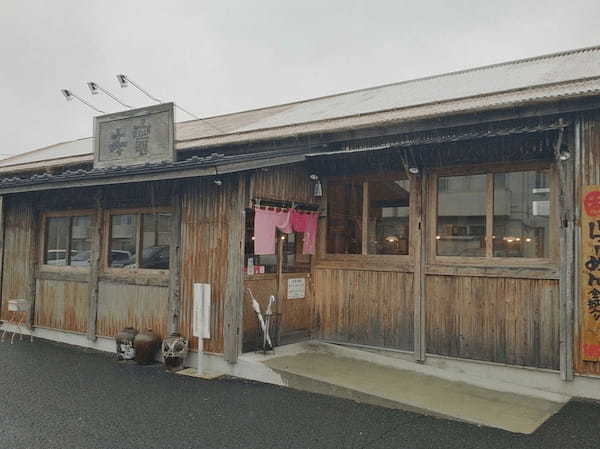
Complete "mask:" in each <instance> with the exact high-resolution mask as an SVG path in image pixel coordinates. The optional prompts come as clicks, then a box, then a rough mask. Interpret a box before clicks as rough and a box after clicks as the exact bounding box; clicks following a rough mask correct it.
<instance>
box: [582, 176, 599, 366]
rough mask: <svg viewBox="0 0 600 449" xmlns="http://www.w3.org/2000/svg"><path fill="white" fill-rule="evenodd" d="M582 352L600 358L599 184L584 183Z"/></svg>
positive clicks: (591, 358) (588, 356)
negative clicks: (586, 184) (589, 184)
mask: <svg viewBox="0 0 600 449" xmlns="http://www.w3.org/2000/svg"><path fill="white" fill-rule="evenodd" d="M581 257H582V260H581V276H580V279H581V280H580V286H581V314H582V317H581V353H582V358H583V360H587V361H591V362H597V361H600V185H591V186H584V187H583V191H582V205H581Z"/></svg>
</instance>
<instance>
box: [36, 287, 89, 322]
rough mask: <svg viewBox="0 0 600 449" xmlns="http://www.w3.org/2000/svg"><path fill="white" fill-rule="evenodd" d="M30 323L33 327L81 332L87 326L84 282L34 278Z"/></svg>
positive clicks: (87, 293) (86, 294) (87, 298)
mask: <svg viewBox="0 0 600 449" xmlns="http://www.w3.org/2000/svg"><path fill="white" fill-rule="evenodd" d="M36 289H37V290H36V298H37V300H36V302H35V314H34V323H35V325H36V326H42V327H48V328H52V329H63V330H68V331H72V332H85V331H86V330H87V323H88V308H89V288H88V283H87V282H72V281H57V280H44V279H38V281H37V286H36Z"/></svg>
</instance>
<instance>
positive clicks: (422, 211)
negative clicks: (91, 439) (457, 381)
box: [0, 48, 600, 382]
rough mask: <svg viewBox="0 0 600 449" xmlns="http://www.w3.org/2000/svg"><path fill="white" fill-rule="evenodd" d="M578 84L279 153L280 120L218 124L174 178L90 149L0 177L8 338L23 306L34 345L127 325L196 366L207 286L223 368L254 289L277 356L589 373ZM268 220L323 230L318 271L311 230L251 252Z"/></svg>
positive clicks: (288, 139) (189, 131)
mask: <svg viewBox="0 0 600 449" xmlns="http://www.w3.org/2000/svg"><path fill="white" fill-rule="evenodd" d="M581 54H583V56H581ZM573 55H575V56H573ZM572 57H582V58H583V57H585V58H588V59H586V61H589V60H591V61H592V62H594V63H595V64H596V66H597V67H599V69H598V72H599V73H598V74H597V75H598V76H597V77H596V78H598V79H600V51H599V50H598V49H597V48H596V49H591V50H590V49H585V50H582V51H576V52H572V53H566V54H560V55H552V56H549V57H544V58H545V59H544V58H542V59H541V62H540V60H537V59H532V60H526V61H525V62H522V63H521V65H520V66H519V68H518V70H523V67H522V66H523V65H527V64H529V65H534V66H536V67H537V65H538V64H544V63H547V64H549V63H548V62H544V61H547V60H551V61H552V63H553V64H554V63H556V61H554V60H558V63H560V64H564V63H565V61H564V59H565V58H567V59H568V58H572ZM514 65H515V64H512V65H511V64H508V66H509V68H506V67H505V66H502V65H501V66H500V68H498V67H496V66H494V67H491V68H488V69H487V71H488V72H491V74H490V75H489V76H491V77H496V76H502V70H509V69H513V68H514ZM516 65H518V64H516ZM552 67H553V66H552ZM552 67H548V68H547V69H548V70H550V69H551V68H552ZM515 70H516V69H515ZM532 70H533V69H532ZM467 75H468V76H480V75H477V74H471V72H468V73H467ZM576 75H577V74H576V73H575V74H571V75H569V76H571V78H569V79H566V80H556V81H555V82H548V83H546V84H543V85H538V84H535V83H534V82H533V81H530V84H529V85H527V86H526V87H527V88H526V89H525V88H524V87H523V86H514V87H513V89H508V90H506V91H499V92H495V91H494V92H485V95H484V94H483V93H480V94H479V95H473V96H469V95H465V96H463V97H460V96H457V98H455V99H452V100H451V99H445V100H444V101H441V100H440V102H439V103H436V104H435V108H434V109H435V110H434V111H433V112H426V111H421V109H423V108H425V107H426V104H425V103H423V104H416V105H412V106H411V108H412V109H413V110H419V111H418V112H419V114H420V115H415V117H414V118H410V117H406V114H407V107H403V108H398V111H399V112H397V113H398V114H400V115H398V116H397V117H395V116H393V114H394V113H395V112H393V111H392V112H390V111H389V110H386V109H385V107H384V106H385V105H379V106H378V108H379V109H375V110H374V111H373V112H370V113H363V112H361V111H360V110H358V109H357V110H356V111H355V112H356V114H352V112H353V111H352V110H350V111H348V112H344V111H342V112H341V113H340V114H339V116H332V117H331V118H330V119H328V120H327V121H326V120H324V119H322V118H319V117H317V116H315V118H314V120H308V119H306V118H304V119H301V118H298V121H293V120H294V118H293V117H292V118H290V119H289V120H291V122H290V123H289V124H287V125H286V126H287V127H288V128H289V129H288V130H287V131H286V132H287V134H283V132H284V130H283V128H284V127H283V125H281V124H277V123H273V124H272V126H271V127H268V126H266V125H263V126H262V127H261V126H259V125H257V126H256V129H254V130H251V131H247V132H242V131H235V132H234V131H233V128H232V129H229V128H227V126H231V127H235V126H238V127H239V126H242V125H244V124H247V123H248V122H249V118H251V119H252V120H255V121H259V119H260V120H265V117H267V118H268V117H269V116H270V114H275V113H276V112H278V108H282V107H274V108H267V109H265V110H258V111H249V112H248V113H240V114H238V115H236V114H233V115H231V116H222V117H216V118H214V119H208V122H210V123H212V124H213V125H214V128H221V129H225V132H219V133H218V134H217V133H216V131H215V130H214V129H212V130H210V128H209V127H208V126H207V124H206V121H204V120H202V121H196V122H187V123H184V124H179V125H177V128H176V130H175V148H176V157H175V160H174V161H172V162H169V163H160V162H159V163H154V162H153V163H151V164H137V165H135V164H134V165H131V166H127V167H121V168H119V167H112V166H108V167H99V168H98V167H94V166H93V157H92V156H91V155H90V154H88V153H85V152H84V153H82V154H80V155H73V154H71V155H67V156H65V155H62V156H61V157H57V158H54V159H53V158H51V157H49V156H48V155H47V152H44V151H42V152H41V153H40V154H39V155H38V159H39V160H37V161H34V162H30V161H26V162H22V161H19V160H16V161H12V162H10V163H5V164H4V166H0V175H1V176H2V177H3V178H2V181H1V182H0V195H2V221H1V223H2V224H1V233H2V236H3V237H2V239H1V241H2V246H1V252H2V257H1V261H2V262H1V264H2V270H1V272H2V277H1V292H2V295H1V297H2V303H1V306H2V308H1V319H3V320H5V321H8V320H9V318H10V317H9V312H8V310H7V303H8V300H9V299H13V298H24V299H27V300H29V301H31V302H32V304H33V307H32V310H31V313H30V314H29V317H28V322H29V324H30V326H31V327H32V328H33V329H37V328H40V329H52V330H55V331H59V332H63V333H70V334H73V335H78V336H81V337H82V338H83V337H85V338H86V339H87V340H88V341H94V340H96V339H98V338H112V337H114V335H115V334H116V333H117V332H118V331H119V330H120V329H121V328H123V327H125V326H134V327H137V328H138V329H145V328H152V329H153V330H155V331H156V332H158V333H159V334H160V335H161V336H163V337H164V336H167V335H168V334H169V333H171V332H175V331H177V332H180V333H181V334H182V335H185V336H187V337H189V338H190V341H191V343H192V348H193V350H195V348H197V347H198V345H197V339H196V337H193V330H192V325H193V317H192V314H193V284H195V283H207V284H210V285H211V292H212V298H211V303H212V314H211V317H210V321H211V338H210V339H206V340H205V341H204V344H203V348H204V351H205V352H206V353H211V354H218V355H222V356H223V357H224V358H225V360H227V361H228V362H230V363H236V361H237V359H238V356H239V355H240V354H242V353H243V352H244V351H248V350H252V349H253V347H254V344H255V339H256V326H257V324H256V318H255V316H254V313H253V311H252V307H251V303H250V298H249V295H248V290H249V289H250V290H251V291H252V292H253V293H254V294H255V296H256V297H257V298H258V299H259V302H261V305H262V307H265V306H266V301H267V300H268V297H269V295H275V296H276V297H277V298H278V306H277V307H278V309H277V310H278V312H281V313H282V318H281V320H282V321H281V339H282V342H284V343H285V342H286V341H299V340H302V339H320V340H323V341H327V342H336V343H341V344H346V345H356V346H359V347H366V348H377V349H382V350H392V351H400V352H403V353H406V354H413V356H414V359H415V360H416V361H424V360H426V359H427V357H428V356H430V355H435V356H445V357H450V358H456V359H468V360H474V361H481V362H485V363H489V362H491V363H496V364H501V365H510V366H525V367H530V368H532V369H538V370H544V371H548V372H554V373H556V375H557V376H558V375H560V376H561V378H562V379H563V380H565V381H569V380H572V379H573V377H574V376H576V375H581V376H590V377H591V378H593V377H594V376H598V375H600V361H594V360H590V357H586V356H585V354H584V353H583V352H582V347H583V342H582V335H583V334H584V332H583V330H582V325H583V323H584V321H585V320H584V317H585V315H586V314H589V313H591V311H592V309H593V307H592V306H590V307H592V308H591V309H590V307H587V306H586V304H587V303H586V302H585V301H582V300H580V298H581V295H582V292H581V288H582V287H581V285H582V283H581V282H582V279H584V280H587V278H584V273H583V272H582V270H583V269H584V266H583V264H584V263H585V261H584V260H583V257H582V253H581V242H582V235H584V234H585V233H587V232H588V230H587V229H582V227H581V226H580V225H581V214H582V209H581V204H582V201H583V199H582V191H583V189H584V188H587V186H590V185H592V186H593V185H600V86H596V84H598V81H597V79H596V78H593V79H588V78H589V77H587V78H585V80H584V78H583V77H577V76H576ZM452 76H459V78H460V77H463V76H466V75H465V74H464V73H459V74H458V75H453V74H451V75H448V77H452ZM459 81H460V80H459ZM484 81H485V80H484ZM426 82H437V81H436V80H435V79H434V80H429V81H426ZM444 82H445V81H444ZM460 82H462V81H460ZM588 82H589V83H592V82H593V83H596V84H594V85H593V87H594V89H596V90H594V89H592V88H590V87H589V86H583V87H582V86H581V84H582V83H588ZM392 87H393V86H392ZM409 87H410V88H411V89H413V88H414V89H416V88H417V87H419V86H409ZM567 87H571V88H572V89H573V90H572V92H571V93H569V92H570V91H569V92H567ZM385 88H386V86H384V87H383V88H381V89H383V91H385ZM387 88H388V89H389V86H387ZM423 88H424V89H425V88H426V86H424V87H423ZM541 89H544V91H543V92H539V91H540V90H541ZM367 92H368V91H367ZM507 92H508V93H507ZM363 93H364V92H363ZM376 93H377V92H374V94H376ZM383 93H385V92H383ZM383 93H381V92H380V93H379V95H383ZM347 95H350V96H351V95H352V93H351V94H347ZM509 95H513V97H511V98H506V97H507V96H509ZM519 95H526V97H525V98H521V97H518V96H519ZM341 97H343V96H341ZM497 97H501V98H500V100H498V101H496V100H497V99H498V98H497ZM344 98H346V97H344ZM334 99H335V97H334ZM484 100H485V101H484ZM323 101H330V98H325V99H317V100H312V102H316V103H318V102H323ZM453 101H454V103H456V104H458V103H459V102H460V103H461V104H462V106H461V107H462V108H463V109H460V108H458V106H456V104H454V106H452V104H451V103H452V102H453ZM308 103H309V105H310V101H309V102H308ZM473 103H475V105H473ZM294 107H299V108H304V109H306V108H307V103H300V104H299V105H286V108H287V109H286V110H287V111H288V114H290V113H289V110H290V109H293V108H294ZM357 108H359V106H357ZM452 108H455V109H452ZM457 108H458V109H457ZM284 109H285V108H284ZM409 109H410V108H409ZM359 113H360V114H359ZM344 114H345V115H344ZM402 114H404V116H402ZM290 115H292V116H293V114H290ZM382 115H385V117H383V118H382ZM211 120H212V122H211ZM250 121H251V120H250ZM325 122H327V123H326V124H324V123H325ZM301 125H302V126H303V128H302V129H301V128H300V126H301ZM273 130H275V131H273ZM277 133H279V134H277ZM236 139H237V140H236ZM17 158H18V157H17ZM264 207H267V208H272V209H276V208H279V209H287V208H297V209H306V210H313V211H317V212H318V214H319V219H318V233H317V250H316V254H314V255H310V254H304V252H303V250H302V240H303V238H305V236H303V235H302V233H291V234H283V233H277V234H276V237H275V238H276V244H275V251H274V254H272V255H264V254H261V255H256V254H254V250H253V248H254V246H253V239H254V237H255V234H254V221H253V216H254V211H255V208H264ZM249 265H250V267H249ZM290 279H294V280H296V279H302V280H303V282H304V284H305V286H306V287H305V294H304V297H303V298H289V297H288V293H289V292H288V288H287V286H288V281H289V280H290ZM598 310H599V311H600V306H598ZM599 313H600V312H599ZM586 335H587V334H586ZM597 337H598V341H597V342H596V344H598V345H600V334H598V335H597ZM592 359H593V358H592ZM599 382H600V380H599Z"/></svg>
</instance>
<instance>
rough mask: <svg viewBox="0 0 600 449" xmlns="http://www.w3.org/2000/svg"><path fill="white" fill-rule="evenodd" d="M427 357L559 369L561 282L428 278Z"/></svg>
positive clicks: (452, 277)
mask: <svg viewBox="0 0 600 449" xmlns="http://www.w3.org/2000/svg"><path fill="white" fill-rule="evenodd" d="M426 298H427V308H426V311H427V328H426V335H427V337H426V341H427V352H428V353H431V354H439V355H445V356H451V357H460V358H465V359H475V360H486V361H490V362H498V363H505V364H509V365H523V366H533V367H539V368H548V369H558V368H559V352H558V347H559V332H558V329H559V327H558V323H559V294H558V281H556V280H541V279H509V278H491V277H468V276H427V278H426Z"/></svg>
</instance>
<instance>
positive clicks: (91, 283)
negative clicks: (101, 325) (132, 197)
mask: <svg viewBox="0 0 600 449" xmlns="http://www.w3.org/2000/svg"><path fill="white" fill-rule="evenodd" d="M103 224H104V211H103V191H102V189H99V190H98V191H97V192H96V214H95V216H94V233H93V234H92V245H91V252H90V277H89V280H88V291H89V295H88V297H89V298H90V299H89V308H88V327H87V339H88V340H90V341H96V338H97V337H96V325H97V320H98V293H99V284H98V277H99V272H100V266H101V259H102V230H103Z"/></svg>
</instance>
